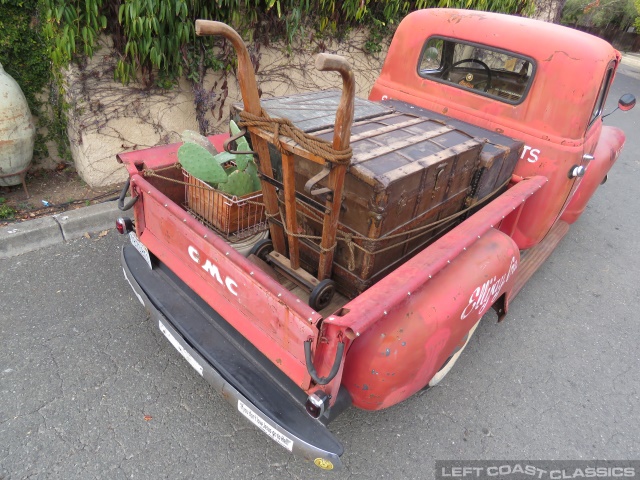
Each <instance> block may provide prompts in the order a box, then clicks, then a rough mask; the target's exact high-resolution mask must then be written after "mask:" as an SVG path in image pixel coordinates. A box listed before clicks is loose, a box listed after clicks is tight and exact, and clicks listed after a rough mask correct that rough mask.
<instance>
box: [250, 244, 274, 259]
mask: <svg viewBox="0 0 640 480" xmlns="http://www.w3.org/2000/svg"><path fill="white" fill-rule="evenodd" d="M271 252H273V242H271V240H269V239H268V238H265V239H264V240H260V241H259V242H258V243H256V244H255V245H254V246H253V248H252V249H251V250H250V251H249V255H255V256H256V257H258V258H259V259H260V260H262V261H264V262H266V261H267V258H268V257H269V254H270V253H271Z"/></svg>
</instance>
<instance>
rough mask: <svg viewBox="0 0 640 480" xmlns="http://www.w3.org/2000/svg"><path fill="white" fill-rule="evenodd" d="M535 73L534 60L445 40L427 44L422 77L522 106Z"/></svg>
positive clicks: (432, 39) (476, 45) (420, 73)
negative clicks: (521, 103)
mask: <svg viewBox="0 0 640 480" xmlns="http://www.w3.org/2000/svg"><path fill="white" fill-rule="evenodd" d="M534 73H535V63H534V61H533V60H532V59H530V58H527V57H523V56H521V55H517V54H515V53H511V52H507V51H505V50H498V49H495V48H492V47H487V46H484V45H478V44H471V43H465V42H461V41H460V40H454V39H449V38H442V37H431V38H429V39H428V40H427V42H426V44H425V45H424V47H423V49H422V55H420V63H419V64H418V74H419V75H420V76H421V77H423V78H428V79H430V80H434V81H436V82H441V83H446V84H449V85H453V86H455V87H458V88H461V89H463V90H469V91H472V92H474V93H477V94H478V95H483V96H486V97H492V98H495V99H497V100H501V101H503V102H506V103H512V104H517V103H520V102H521V101H522V100H523V99H524V97H525V96H526V94H527V92H528V91H529V88H530V86H531V83H532V82H533V76H534Z"/></svg>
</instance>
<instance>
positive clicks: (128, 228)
mask: <svg viewBox="0 0 640 480" xmlns="http://www.w3.org/2000/svg"><path fill="white" fill-rule="evenodd" d="M116 230H118V233H120V234H123V235H124V234H125V233H129V232H133V221H132V220H131V219H130V218H127V217H120V218H118V219H117V220H116Z"/></svg>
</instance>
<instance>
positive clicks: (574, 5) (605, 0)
mask: <svg viewBox="0 0 640 480" xmlns="http://www.w3.org/2000/svg"><path fill="white" fill-rule="evenodd" d="M638 8H640V0H635V3H634V0H567V3H566V4H565V7H564V9H563V11H562V23H564V24H566V25H582V26H586V27H592V26H593V27H597V28H603V29H604V28H608V27H612V26H613V27H615V28H617V29H619V30H626V29H627V28H628V27H629V26H631V25H633V24H634V22H637V21H638V14H639V12H640V10H638Z"/></svg>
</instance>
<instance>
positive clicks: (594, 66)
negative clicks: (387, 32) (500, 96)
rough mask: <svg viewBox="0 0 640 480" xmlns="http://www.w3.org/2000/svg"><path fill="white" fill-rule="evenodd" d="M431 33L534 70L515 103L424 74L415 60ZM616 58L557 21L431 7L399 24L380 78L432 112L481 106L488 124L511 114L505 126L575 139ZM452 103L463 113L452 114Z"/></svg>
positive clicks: (604, 47)
mask: <svg viewBox="0 0 640 480" xmlns="http://www.w3.org/2000/svg"><path fill="white" fill-rule="evenodd" d="M433 36H439V37H448V38H453V39H459V40H462V41H465V42H470V43H477V44H482V45H487V46H490V47H495V48H498V49H502V50H507V51H510V52H513V53H516V54H519V55H524V56H526V57H530V58H531V59H533V60H534V61H535V64H536V72H535V77H534V79H533V84H532V86H531V89H530V90H529V92H528V94H527V97H526V98H525V99H524V101H523V102H522V103H520V104H518V105H509V104H506V103H504V102H500V101H499V100H495V99H491V98H487V97H485V96H482V95H478V94H477V93H474V92H469V91H463V90H461V89H457V88H455V87H452V86H450V85H443V84H439V83H437V82H433V81H429V80H426V79H423V78H421V77H420V76H419V75H418V74H417V66H418V62H419V59H420V55H421V52H422V48H423V46H424V44H425V42H426V41H427V39H428V38H430V37H433ZM619 60H620V54H619V53H618V52H617V51H616V50H615V49H614V48H613V47H612V46H611V45H609V44H608V43H607V42H606V41H604V40H602V39H600V38H598V37H595V36H593V35H589V34H587V33H584V32H581V31H578V30H574V29H571V28H567V27H563V26H561V25H556V24H553V23H547V22H543V21H540V20H533V19H530V18H524V17H516V16H512V15H504V14H499V13H490V12H481V11H474V10H456V9H439V8H431V9H426V10H418V11H415V12H412V13H411V14H409V15H407V17H405V18H404V20H403V21H402V22H401V23H400V25H399V26H398V29H397V30H396V33H395V35H394V38H393V41H392V42H391V46H390V48H389V52H388V55H387V60H386V61H385V64H384V66H383V69H382V72H381V74H380V78H379V80H378V82H379V83H380V84H381V85H383V86H384V87H385V88H391V89H398V90H399V91H401V92H403V95H400V96H404V98H403V99H404V100H406V101H409V102H410V103H416V104H420V106H424V107H426V108H430V109H432V110H436V111H441V110H443V108H446V109H448V110H449V112H450V113H449V114H450V115H452V116H455V117H458V118H461V119H463V120H464V119H465V118H464V117H465V115H467V116H468V115H471V111H472V110H473V111H475V112H476V114H477V112H482V114H483V116H484V117H485V118H486V119H487V121H488V125H487V127H489V128H491V127H495V126H501V127H502V126H505V125H504V122H505V121H508V123H510V124H511V125H510V126H509V125H507V127H509V128H507V129H508V130H511V127H512V128H514V129H515V130H520V131H523V132H525V131H526V132H525V133H529V134H532V135H534V136H541V137H549V136H551V135H556V138H555V139H551V138H549V139H550V140H552V141H558V142H565V141H566V140H567V139H575V140H576V141H579V139H580V138H581V137H582V136H583V135H584V132H585V130H586V128H587V124H588V122H589V119H590V116H591V112H592V111H593V108H594V106H595V102H596V99H597V95H598V92H599V90H600V87H601V85H602V79H603V78H604V75H605V73H606V71H607V69H608V68H609V66H610V65H611V62H612V61H616V62H619ZM410 97H415V98H410ZM396 98H399V97H396ZM420 100H422V101H420ZM456 110H458V113H460V112H462V113H461V114H458V115H457V114H456ZM465 111H466V114H465V113H464V112H465ZM507 119H508V120H507Z"/></svg>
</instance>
